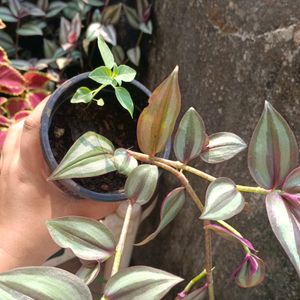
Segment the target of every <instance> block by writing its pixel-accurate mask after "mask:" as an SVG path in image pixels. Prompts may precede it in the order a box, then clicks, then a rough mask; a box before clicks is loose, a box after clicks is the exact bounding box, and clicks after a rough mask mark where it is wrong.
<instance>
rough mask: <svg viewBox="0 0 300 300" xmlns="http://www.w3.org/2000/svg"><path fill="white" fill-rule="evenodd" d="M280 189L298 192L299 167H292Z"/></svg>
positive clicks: (299, 185) (299, 181) (299, 186)
mask: <svg viewBox="0 0 300 300" xmlns="http://www.w3.org/2000/svg"><path fill="white" fill-rule="evenodd" d="M282 190H284V191H285V192H288V193H291V194H297V193H300V167H297V168H296V169H294V170H293V171H292V172H291V173H290V174H289V175H288V176H287V177H286V179H285V181H284V183H283V185H282Z"/></svg>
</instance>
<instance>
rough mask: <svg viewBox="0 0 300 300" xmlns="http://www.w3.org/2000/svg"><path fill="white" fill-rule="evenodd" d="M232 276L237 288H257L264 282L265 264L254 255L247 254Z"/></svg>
mask: <svg viewBox="0 0 300 300" xmlns="http://www.w3.org/2000/svg"><path fill="white" fill-rule="evenodd" d="M233 276H234V277H235V282H236V283H237V285H238V286H239V287H242V288H251V287H254V286H257V285H259V284H260V283H261V282H262V281H263V280H264V277H265V264H264V262H263V261H262V260H261V259H260V258H259V257H257V256H256V255H254V254H248V253H247V254H246V256H245V258H244V259H243V261H242V263H241V265H240V266H239V267H238V268H237V270H236V271H235V272H234V273H233Z"/></svg>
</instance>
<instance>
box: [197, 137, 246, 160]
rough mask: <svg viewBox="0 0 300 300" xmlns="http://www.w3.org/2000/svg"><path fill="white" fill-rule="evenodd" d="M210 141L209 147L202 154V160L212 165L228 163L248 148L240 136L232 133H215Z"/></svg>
mask: <svg viewBox="0 0 300 300" xmlns="http://www.w3.org/2000/svg"><path fill="white" fill-rule="evenodd" d="M208 140H209V142H208V145H207V146H206V147H205V148H204V149H203V151H202V152H201V159H202V160H204V161H205V162H207V163H210V164H216V163H220V162H223V161H226V160H228V159H230V158H232V157H234V156H235V155H237V154H238V153H240V152H241V151H243V150H244V149H245V148H246V147H247V145H246V143H245V142H244V141H243V140H242V139H241V138H240V137H239V136H237V135H236V134H234V133H231V132H218V133H214V134H212V135H210V136H209V137H208Z"/></svg>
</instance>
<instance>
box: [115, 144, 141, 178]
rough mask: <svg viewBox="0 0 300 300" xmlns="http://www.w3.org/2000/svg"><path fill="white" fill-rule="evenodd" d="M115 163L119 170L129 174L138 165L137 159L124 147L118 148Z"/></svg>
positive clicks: (121, 172)
mask: <svg viewBox="0 0 300 300" xmlns="http://www.w3.org/2000/svg"><path fill="white" fill-rule="evenodd" d="M114 163H115V167H116V169H117V171H118V172H119V173H120V174H123V175H127V176H128V175H129V174H130V173H131V172H132V171H133V170H134V169H135V168H136V167H137V166H138V162H137V160H136V159H135V158H134V157H133V156H131V155H129V153H128V151H127V150H126V149H123V148H118V149H117V150H116V151H115V153H114Z"/></svg>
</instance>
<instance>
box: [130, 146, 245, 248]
mask: <svg viewBox="0 0 300 300" xmlns="http://www.w3.org/2000/svg"><path fill="white" fill-rule="evenodd" d="M127 151H128V153H129V154H131V155H132V156H134V157H135V158H136V159H138V160H140V161H143V162H146V163H151V164H154V165H156V166H158V167H160V168H162V169H164V170H166V171H168V172H170V173H171V174H173V175H175V176H176V178H177V179H178V180H179V181H180V183H181V184H182V186H184V187H185V189H186V191H187V193H188V194H189V195H190V197H191V198H192V200H193V201H194V203H195V204H196V206H197V207H198V209H199V211H200V212H203V210H204V206H203V204H202V202H201V200H200V198H199V197H198V196H197V194H196V192H195V191H194V189H193V187H192V186H191V185H190V183H189V181H188V179H187V178H186V177H185V175H184V174H183V173H182V172H181V171H182V170H183V168H181V169H180V171H178V170H176V169H174V167H172V166H170V165H169V164H166V163H165V162H166V161H168V160H166V159H163V158H156V157H150V156H149V155H146V154H142V153H139V152H134V151H131V150H127ZM170 162H173V161H170ZM175 163H177V162H175ZM178 163H180V162H178ZM180 164H181V163H180ZM200 172H201V171H200ZM207 175H208V174H207ZM208 176H210V175H208ZM211 177H212V176H211ZM213 178H215V177H213ZM217 222H218V223H219V224H220V225H222V226H223V227H225V228H226V229H227V230H229V231H231V232H232V233H234V234H236V235H238V236H240V237H243V236H242V235H241V234H240V233H239V232H238V231H237V230H236V229H234V228H233V227H232V226H231V225H229V224H228V223H226V222H225V221H221V220H220V221H217ZM242 246H243V248H244V250H245V252H246V253H249V252H250V250H249V248H248V247H247V246H246V245H242Z"/></svg>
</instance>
